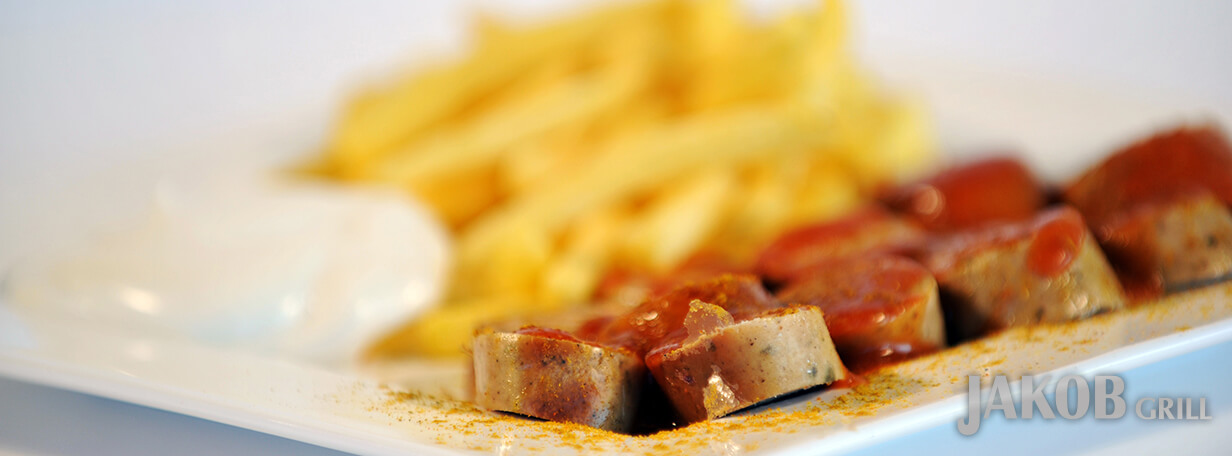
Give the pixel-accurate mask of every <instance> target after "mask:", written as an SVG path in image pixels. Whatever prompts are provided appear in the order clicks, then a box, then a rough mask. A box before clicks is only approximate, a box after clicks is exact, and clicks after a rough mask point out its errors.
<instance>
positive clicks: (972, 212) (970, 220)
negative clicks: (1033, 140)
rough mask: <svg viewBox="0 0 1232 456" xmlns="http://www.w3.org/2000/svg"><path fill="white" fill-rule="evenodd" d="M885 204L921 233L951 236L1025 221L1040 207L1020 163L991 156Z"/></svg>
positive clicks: (906, 188) (897, 194)
mask: <svg viewBox="0 0 1232 456" xmlns="http://www.w3.org/2000/svg"><path fill="white" fill-rule="evenodd" d="M885 201H886V203H887V205H889V206H890V207H891V208H893V209H894V210H895V211H896V212H898V213H900V214H903V215H904V216H906V217H908V218H910V219H912V220H914V221H915V222H916V223H919V224H920V226H922V227H924V228H925V229H927V230H930V231H953V230H961V229H969V228H974V227H977V226H980V225H983V224H987V223H993V222H1013V221H1021V220H1028V219H1030V218H1031V217H1032V216H1034V215H1035V213H1036V212H1037V211H1039V210H1040V209H1041V208H1042V207H1043V206H1044V193H1043V191H1042V190H1041V187H1040V185H1039V183H1037V182H1036V181H1035V178H1034V177H1032V176H1031V172H1030V171H1028V170H1027V167H1026V166H1024V165H1023V164H1022V162H1019V161H1018V160H1015V159H1013V158H1008V157H997V158H989V159H985V160H980V161H977V162H974V163H968V164H965V165H961V166H956V167H954V168H950V169H948V170H945V171H942V172H941V173H939V174H937V175H936V176H933V177H932V178H930V179H927V180H924V181H921V182H917V183H914V184H910V185H906V186H904V187H902V188H900V189H898V190H896V191H894V192H892V193H891V194H890V196H889V197H888V198H886V199H885Z"/></svg>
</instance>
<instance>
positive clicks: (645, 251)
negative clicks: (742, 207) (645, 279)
mask: <svg viewBox="0 0 1232 456" xmlns="http://www.w3.org/2000/svg"><path fill="white" fill-rule="evenodd" d="M732 174H733V173H732V170H730V169H727V168H710V169H708V170H706V171H702V172H700V173H697V174H696V175H694V176H690V177H688V178H686V179H682V180H680V181H679V182H675V183H673V184H669V185H668V186H667V187H668V188H667V189H665V190H662V191H660V194H659V196H658V198H657V200H656V201H653V202H651V205H650V207H648V208H647V209H646V210H645V211H644V212H643V214H642V218H641V219H640V220H637V221H636V222H635V223H634V224H633V226H631V227H630V228H629V230H628V232H627V233H626V236H625V238H624V241H623V245H622V250H623V254H624V258H625V259H626V263H631V264H633V265H634V266H640V267H641V268H642V269H644V270H649V271H654V272H657V273H664V272H667V271H669V270H670V269H671V268H672V267H674V266H676V265H677V264H678V263H680V262H681V261H683V260H684V259H685V258H686V257H688V256H689V255H690V254H692V253H693V252H694V251H696V250H697V249H698V247H700V246H701V245H702V244H703V243H704V242H705V241H706V240H707V239H709V237H710V236H711V234H712V233H713V232H714V231H715V230H716V228H717V227H718V224H719V223H720V222H721V221H722V220H723V213H724V212H725V211H726V209H727V205H726V204H725V203H726V202H727V200H728V199H729V198H730V197H731V194H732V193H733V191H734V190H735V187H736V182H735V176H733V175H732Z"/></svg>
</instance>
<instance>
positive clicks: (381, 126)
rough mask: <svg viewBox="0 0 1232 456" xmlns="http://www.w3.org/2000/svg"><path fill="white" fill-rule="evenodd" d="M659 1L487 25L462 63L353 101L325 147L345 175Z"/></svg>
mask: <svg viewBox="0 0 1232 456" xmlns="http://www.w3.org/2000/svg"><path fill="white" fill-rule="evenodd" d="M660 8H662V5H661V4H660V3H659V2H637V3H630V4H626V5H620V6H616V7H611V8H607V9H603V10H598V11H595V12H592V13H590V14H585V15H582V16H580V17H576V18H573V19H571V20H566V21H557V22H553V23H549V24H546V25H542V26H538V27H530V28H525V29H515V28H507V27H495V26H489V27H486V28H485V32H486V33H485V36H486V37H487V39H485V40H483V41H482V42H481V43H479V45H478V46H476V48H475V49H474V51H473V53H472V54H471V55H470V56H469V57H467V58H465V59H462V60H461V61H459V62H455V63H453V64H450V65H445V66H439V67H435V68H426V69H421V70H420V71H419V73H418V74H417V75H415V76H413V77H411V78H407V79H406V80H404V81H402V82H400V83H398V84H396V85H394V86H393V87H389V88H386V89H383V90H374V91H370V92H368V93H366V94H364V95H361V96H359V97H357V98H356V100H355V101H354V102H352V103H351V105H349V106H348V107H347V108H346V110H345V111H344V113H343V117H342V119H340V122H339V128H338V130H337V131H336V133H335V135H334V139H333V141H332V143H331V145H330V148H329V151H328V152H329V154H330V159H331V161H333V162H335V163H337V164H338V165H339V167H341V168H342V169H343V170H344V171H343V172H344V175H348V176H349V175H350V174H347V173H349V169H350V167H351V166H354V165H362V164H363V163H365V162H367V161H369V160H371V159H373V158H376V157H379V156H381V155H383V154H384V153H386V152H388V151H389V150H392V149H394V148H397V147H399V146H400V145H403V144H404V143H405V142H406V141H407V140H409V139H410V138H412V137H414V136H415V135H416V134H418V133H420V132H422V131H424V130H426V129H428V128H429V127H432V126H434V125H436V124H437V123H439V122H440V121H441V120H442V119H445V118H448V117H449V116H452V115H454V114H456V113H457V112H458V111H459V110H461V109H463V108H464V107H465V106H466V105H468V104H470V103H473V102H475V101H477V100H480V99H482V97H483V96H484V95H487V94H490V93H491V92H493V91H495V90H498V89H499V88H500V86H501V85H503V84H506V83H508V82H509V81H511V80H513V79H514V78H516V77H517V76H518V75H519V74H522V73H523V72H525V71H527V70H528V69H529V68H531V67H532V66H534V65H537V64H539V63H540V62H542V61H544V60H548V59H551V58H552V57H553V56H560V55H568V54H576V53H578V52H580V51H581V50H583V49H585V48H586V47H588V46H592V45H593V43H594V42H595V41H598V40H603V39H606V38H607V37H608V35H609V32H610V31H611V30H612V27H622V26H624V25H625V24H628V23H635V22H637V21H638V20H639V19H641V18H644V17H647V16H653V15H656V14H657V13H656V10H658V9H660Z"/></svg>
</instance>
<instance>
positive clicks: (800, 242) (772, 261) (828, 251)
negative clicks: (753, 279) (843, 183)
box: [757, 207, 924, 284]
mask: <svg viewBox="0 0 1232 456" xmlns="http://www.w3.org/2000/svg"><path fill="white" fill-rule="evenodd" d="M923 239H924V232H923V231H922V230H920V229H919V228H918V227H916V226H915V225H914V224H912V223H910V222H907V221H905V220H903V219H900V218H898V217H895V216H894V215H893V214H891V213H889V212H888V211H886V210H884V209H881V208H878V207H869V208H865V209H862V210H860V211H857V212H855V213H853V214H851V215H848V216H846V217H843V218H840V219H838V220H834V221H830V222H825V223H819V224H815V225H809V226H805V227H801V228H798V229H794V230H791V231H788V232H787V233H785V234H783V235H782V236H780V237H779V238H778V239H776V240H775V241H774V242H773V243H771V244H770V245H769V246H768V247H766V249H765V250H763V251H762V254H761V256H760V258H759V259H758V261H757V271H758V272H759V273H760V274H761V275H762V276H764V277H765V278H766V279H768V280H770V281H772V282H775V283H780V284H782V283H786V282H789V281H791V279H792V278H793V277H795V275H796V274H798V273H799V272H800V271H803V270H806V269H808V268H810V267H813V266H815V265H817V264H820V263H824V262H827V261H831V260H834V259H837V258H842V257H846V256H851V255H854V254H859V253H863V252H868V251H899V250H910V249H912V248H914V247H915V246H917V245H919V244H921V243H922V242H923Z"/></svg>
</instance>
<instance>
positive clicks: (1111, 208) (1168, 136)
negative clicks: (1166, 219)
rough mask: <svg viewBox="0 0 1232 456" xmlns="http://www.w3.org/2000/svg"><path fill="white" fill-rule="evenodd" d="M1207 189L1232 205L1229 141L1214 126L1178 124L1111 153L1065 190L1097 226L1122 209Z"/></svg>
mask: <svg viewBox="0 0 1232 456" xmlns="http://www.w3.org/2000/svg"><path fill="white" fill-rule="evenodd" d="M1196 190H1206V191H1209V192H1211V193H1212V194H1214V195H1215V198H1216V199H1218V200H1219V201H1222V202H1223V204H1224V205H1232V145H1229V144H1228V140H1227V138H1226V137H1224V135H1223V133H1222V132H1221V131H1219V130H1218V129H1217V128H1215V127H1212V126H1207V127H1196V128H1178V129H1176V130H1172V131H1169V132H1165V133H1161V134H1159V135H1156V136H1154V137H1151V138H1148V139H1146V140H1143V141H1141V142H1138V143H1136V144H1133V145H1131V146H1129V147H1126V148H1124V149H1122V150H1120V151H1118V152H1116V153H1115V154H1113V155H1111V156H1109V157H1108V158H1107V159H1105V160H1104V161H1103V162H1102V163H1100V164H1099V165H1097V166H1095V167H1094V168H1092V169H1091V170H1090V171H1087V172H1086V173H1085V174H1083V175H1082V176H1080V177H1079V178H1078V179H1076V180H1075V181H1074V182H1073V183H1072V184H1070V185H1069V187H1068V188H1066V189H1065V193H1064V198H1065V200H1066V202H1068V203H1069V204H1072V205H1073V206H1074V207H1076V208H1077V209H1078V210H1079V211H1081V212H1082V215H1083V216H1084V217H1086V218H1087V221H1088V222H1089V223H1090V224H1091V227H1092V228H1094V229H1096V230H1098V229H1099V228H1100V227H1101V226H1103V225H1104V224H1105V223H1107V222H1108V221H1109V220H1110V219H1112V218H1115V217H1118V216H1119V215H1120V214H1121V213H1122V212H1123V211H1126V210H1132V209H1133V208H1134V207H1136V206H1138V205H1139V204H1142V203H1146V202H1151V201H1161V200H1162V201H1168V200H1171V199H1172V198H1173V197H1175V196H1178V195H1185V194H1189V193H1192V192H1194V191H1196Z"/></svg>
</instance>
